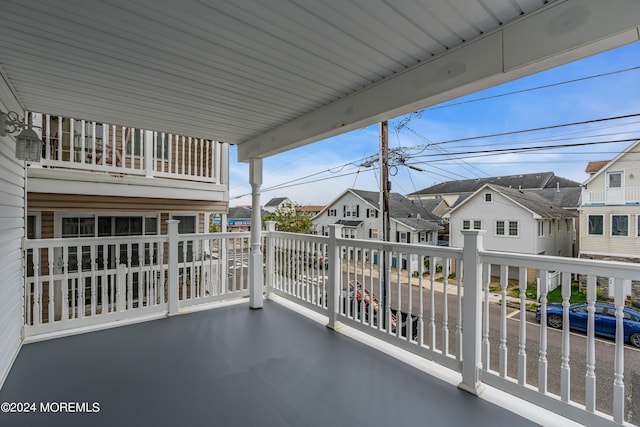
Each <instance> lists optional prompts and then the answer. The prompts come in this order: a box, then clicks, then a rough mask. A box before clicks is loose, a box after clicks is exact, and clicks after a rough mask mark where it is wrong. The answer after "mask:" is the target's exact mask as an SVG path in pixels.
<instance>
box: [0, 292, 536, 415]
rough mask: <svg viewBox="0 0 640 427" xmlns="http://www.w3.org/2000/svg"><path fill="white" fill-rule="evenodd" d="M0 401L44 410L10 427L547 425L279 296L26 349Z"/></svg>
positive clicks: (32, 345)
mask: <svg viewBox="0 0 640 427" xmlns="http://www.w3.org/2000/svg"><path fill="white" fill-rule="evenodd" d="M0 401H3V402H5V401H8V402H36V403H37V405H38V411H37V412H36V413H29V414H21V413H14V414H0V422H1V423H2V425H3V426H12V425H24V423H25V421H26V420H28V422H29V423H31V424H30V425H34V426H36V425H52V424H56V425H67V426H75V425H78V426H79V425H92V426H115V425H121V426H125V425H131V426H133V425H157V426H164V425H189V426H204V425H212V424H215V425H224V426H251V425H264V426H296V427H298V426H318V427H320V426H322V427H324V426H328V425H334V426H339V425H344V426H347V425H348V426H364V425H366V426H390V425H406V426H411V425H414V426H420V425H449V426H466V425H476V426H502V425H509V426H523V427H524V426H534V425H537V424H536V423H534V422H531V421H529V420H527V419H524V418H522V417H520V416H518V415H515V414H514V413H512V412H510V411H509V410H508V409H505V408H502V407H500V406H497V405H495V404H492V403H490V402H488V401H486V400H484V399H478V398H476V397H474V396H473V395H471V394H469V393H466V392H464V391H462V390H460V389H458V388H456V387H453V386H451V385H450V384H447V383H446V382H444V381H442V380H440V379H437V378H435V377H433V376H431V375H428V374H427V373H425V372H423V371H420V370H418V369H415V368H413V367H411V366H409V365H407V364H405V363H402V362H400V361H398V360H397V359H394V358H392V357H390V356H388V355H386V354H384V353H382V352H380V351H376V350H374V349H372V348H370V347H368V346H366V345H363V344H361V343H359V342H356V341H354V340H352V339H349V338H348V337H346V336H344V335H343V334H339V333H335V332H333V331H331V330H330V329H327V328H325V327H323V326H322V325H320V324H318V323H316V322H314V321H312V320H310V319H309V318H306V317H303V316H301V315H299V314H297V313H295V312H293V311H291V310H288V309H287V308H285V307H283V306H282V305H280V304H277V303H274V302H271V301H267V302H266V304H265V307H264V309H263V310H249V309H248V307H247V303H246V300H245V301H244V302H242V303H240V304H234V305H232V306H225V307H220V308H216V309H214V310H207V311H200V312H197V313H191V314H188V315H183V316H175V317H169V318H165V319H161V320H156V321H153V322H145V323H139V324H135V325H130V326H126V327H120V328H115V329H109V330H103V331H99V332H93V333H89V334H82V335H76V336H70V337H65V338H59V339H55V340H48V341H43V342H37V343H33V344H28V345H26V346H24V347H23V348H22V351H21V352H20V355H19V357H18V359H17V360H16V362H15V364H14V368H13V370H12V371H11V373H10V375H9V377H8V378H7V381H6V383H5V386H4V388H3V389H2V391H1V392H0ZM40 402H43V403H51V402H56V403H57V402H88V403H89V407H93V406H92V405H93V403H94V402H97V403H98V404H99V412H87V413H43V412H41V411H40ZM460 408H464V410H460Z"/></svg>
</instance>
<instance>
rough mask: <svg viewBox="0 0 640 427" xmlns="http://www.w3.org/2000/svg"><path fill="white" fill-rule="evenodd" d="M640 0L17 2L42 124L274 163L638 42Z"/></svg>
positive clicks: (3, 50)
mask: <svg viewBox="0 0 640 427" xmlns="http://www.w3.org/2000/svg"><path fill="white" fill-rule="evenodd" d="M639 16H640V3H639V2H637V1H636V0H613V1H611V2H603V1H600V0H565V1H562V0H552V1H545V0H433V1H425V0H421V1H415V0H412V1H408V0H402V1H392V0H376V1H368V0H367V1H365V0H351V1H348V0H344V1H339V2H318V1H317V0H274V1H269V2H264V1H260V0H242V1H234V2H227V1H216V0H209V1H199V0H182V1H162V2H158V1H155V0H110V1H98V0H56V1H50V0H41V1H37V0H34V1H24V0H3V1H2V2H0V17H2V25H0V40H1V42H0V66H1V67H2V69H3V74H4V78H5V80H8V82H9V83H10V85H12V86H13V88H14V92H15V95H16V97H17V98H18V99H19V101H20V102H21V103H22V105H23V107H24V108H25V109H28V110H32V111H38V112H44V113H55V114H61V115H66V116H71V117H77V118H85V119H90V120H96V121H105V122H111V123H121V124H125V125H129V126H135V127H142V128H146V129H154V130H160V131H166V132H172V133H179V134H183V135H192V136H196V137H206V138H213V139H216V140H220V141H225V142H229V143H232V144H239V150H238V152H239V158H240V159H241V160H246V159H248V158H251V157H265V156H268V155H272V154H275V153H277V152H281V151H285V150H287V149H290V148H293V147H296V146H300V145H303V144H307V143H310V142H314V141H317V140H320V139H323V138H326V137H329V136H333V135H336V134H339V133H342V132H346V131H348V130H352V129H355V128H358V127H361V126H364V125H367V124H371V123H374V122H376V121H379V120H383V119H387V118H391V117H394V116H396V115H398V114H402V113H406V112H410V111H413V110H415V109H418V108H422V107H425V106H428V105H433V104H435V103H438V102H442V101H445V100H448V99H452V98H454V97H458V96H460V95H463V94H466V93H470V92H473V91H476V90H479V89H482V88H485V87H488V86H491V85H494V84H497V83H501V82H504V81H508V80H512V79H514V78H517V77H521V76H523V75H526V74H530V73H533V72H537V71H540V70H543V69H546V68H549V67H551V66H555V65H558V64H560V63H564V62H568V61H571V60H574V59H577V58H579V57H583V56H587V55H590V54H594V53H597V52H600V51H603V50H606V49H609V48H612V47H615V46H618V45H622V44H625V43H629V42H632V41H635V40H638V38H639V36H638V25H639V19H638V17H639Z"/></svg>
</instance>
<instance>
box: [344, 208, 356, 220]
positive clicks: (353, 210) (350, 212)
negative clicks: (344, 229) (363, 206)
mask: <svg viewBox="0 0 640 427" xmlns="http://www.w3.org/2000/svg"><path fill="white" fill-rule="evenodd" d="M344 216H345V217H350V218H357V217H358V205H345V210H344Z"/></svg>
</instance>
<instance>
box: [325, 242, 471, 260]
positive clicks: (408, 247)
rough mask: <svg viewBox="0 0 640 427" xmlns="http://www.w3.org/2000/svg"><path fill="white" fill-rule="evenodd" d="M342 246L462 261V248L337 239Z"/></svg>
mask: <svg viewBox="0 0 640 427" xmlns="http://www.w3.org/2000/svg"><path fill="white" fill-rule="evenodd" d="M336 241H337V243H338V244H339V245H341V246H353V247H359V248H362V249H374V250H376V249H377V250H381V249H382V250H385V251H393V252H403V253H410V254H418V255H427V256H433V257H442V258H453V259H462V248H452V247H446V246H434V245H422V244H417V243H397V242H383V241H372V240H359V239H336Z"/></svg>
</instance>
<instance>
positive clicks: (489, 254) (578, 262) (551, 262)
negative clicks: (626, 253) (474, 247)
mask: <svg viewBox="0 0 640 427" xmlns="http://www.w3.org/2000/svg"><path fill="white" fill-rule="evenodd" d="M480 256H481V257H482V261H483V262H485V263H487V264H498V265H509V266H514V267H526V268H535V269H538V270H549V271H563V272H567V273H579V274H586V275H593V276H601V277H617V278H620V279H631V280H640V264H632V263H626V262H619V261H601V260H592V259H581V258H569V257H559V256H551V255H527V254H517V253H511V252H497V251H488V250H481V251H480Z"/></svg>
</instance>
